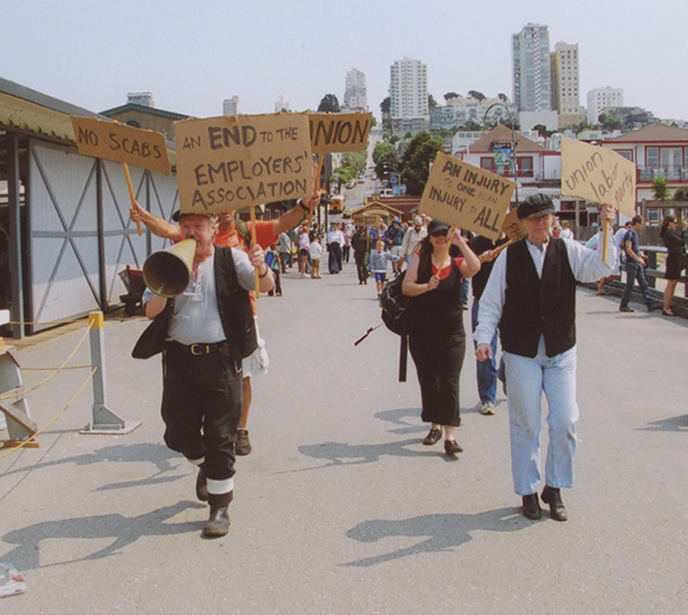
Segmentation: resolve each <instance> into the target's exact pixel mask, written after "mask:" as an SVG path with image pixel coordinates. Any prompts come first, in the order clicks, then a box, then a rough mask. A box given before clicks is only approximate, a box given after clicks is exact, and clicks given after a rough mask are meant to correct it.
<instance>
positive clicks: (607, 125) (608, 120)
mask: <svg viewBox="0 0 688 615" xmlns="http://www.w3.org/2000/svg"><path fill="white" fill-rule="evenodd" d="M599 122H600V127H601V128H602V130H604V131H605V132H612V131H614V130H621V129H622V128H623V122H622V121H621V120H620V119H619V118H618V117H616V114H614V113H613V112H612V113H602V114H601V115H600V117H599Z"/></svg>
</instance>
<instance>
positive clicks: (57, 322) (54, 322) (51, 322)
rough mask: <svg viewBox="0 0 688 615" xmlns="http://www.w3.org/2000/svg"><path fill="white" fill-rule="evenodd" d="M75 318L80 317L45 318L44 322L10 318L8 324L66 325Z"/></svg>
mask: <svg viewBox="0 0 688 615" xmlns="http://www.w3.org/2000/svg"><path fill="white" fill-rule="evenodd" d="M77 320H81V318H77V319H76V320H74V319H73V318H72V319H65V320H47V321H46V322H31V321H28V320H10V321H9V322H8V323H6V324H8V325H38V326H41V325H46V326H47V325H68V324H70V323H73V322H77Z"/></svg>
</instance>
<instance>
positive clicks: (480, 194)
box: [420, 152, 516, 240]
mask: <svg viewBox="0 0 688 615" xmlns="http://www.w3.org/2000/svg"><path fill="white" fill-rule="evenodd" d="M515 188H516V184H515V183H514V182H512V181H509V180H508V179H505V178H504V177H501V176H499V175H495V174H494V173H490V172H488V171H484V170H483V169H479V168H478V167H476V166H473V165H472V164H468V163H467V162H464V161H463V160H459V159H458V158H454V157H452V156H448V155H447V154H444V153H442V152H438V153H437V156H436V158H435V162H434V164H433V166H432V171H431V172H430V177H429V178H428V183H427V184H426V186H425V190H424V191H423V196H422V197H421V201H420V208H421V210H422V211H423V212H425V213H426V214H428V215H429V216H432V217H433V218H438V219H439V220H442V221H443V222H446V223H447V224H451V225H455V226H458V227H460V228H462V229H466V230H469V231H474V232H475V233H478V234H480V235H483V236H484V237H487V238H488V239H493V240H494V239H497V237H498V236H499V232H500V231H501V229H502V225H503V222H504V217H505V216H506V212H507V211H508V209H509V202H510V201H511V195H512V194H513V192H514V189H515Z"/></svg>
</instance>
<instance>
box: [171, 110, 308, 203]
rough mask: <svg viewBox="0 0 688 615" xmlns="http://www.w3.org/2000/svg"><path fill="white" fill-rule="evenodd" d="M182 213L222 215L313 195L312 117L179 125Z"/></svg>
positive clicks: (214, 120)
mask: <svg viewBox="0 0 688 615" xmlns="http://www.w3.org/2000/svg"><path fill="white" fill-rule="evenodd" d="M175 132H176V144H177V181H178V184H179V203H180V209H181V211H182V212H184V213H192V212H213V213H220V212H223V211H230V210H236V209H243V208H245V207H251V206H253V205H261V204H263V203H272V202H274V201H283V200H290V199H298V198H308V197H309V196H311V194H312V193H313V170H312V164H311V144H310V136H309V132H308V115H307V114H305V113H277V114H270V115H236V116H222V117H215V118H208V119H202V120H185V121H181V122H175Z"/></svg>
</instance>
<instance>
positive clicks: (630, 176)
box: [561, 139, 636, 217]
mask: <svg viewBox="0 0 688 615" xmlns="http://www.w3.org/2000/svg"><path fill="white" fill-rule="evenodd" d="M635 178H636V167H635V164H633V163H632V162H631V161H630V160H626V158H624V157H623V156H621V154H617V153H616V152H615V151H613V150H611V149H607V148H605V147H599V146H596V145H589V144H587V143H581V142H580V141H577V140H576V139H562V140H561V193H562V194H565V195H567V196H577V197H579V198H581V199H587V200H588V201H592V202H593V203H610V204H611V205H613V206H614V207H616V208H617V209H618V210H619V211H620V212H622V213H624V214H626V215H627V216H629V217H632V216H635V199H636V197H635V184H636V180H635Z"/></svg>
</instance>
